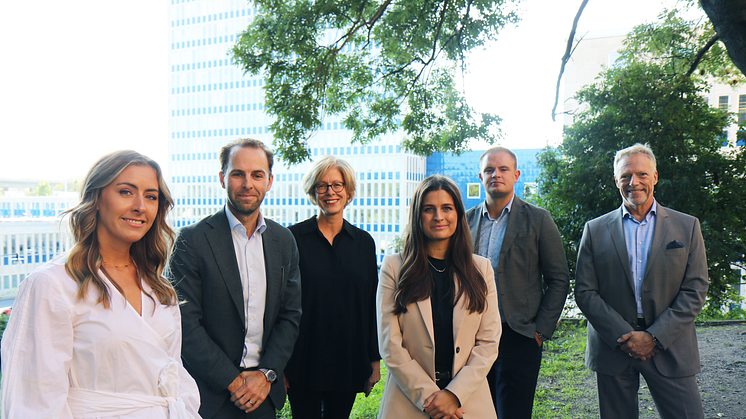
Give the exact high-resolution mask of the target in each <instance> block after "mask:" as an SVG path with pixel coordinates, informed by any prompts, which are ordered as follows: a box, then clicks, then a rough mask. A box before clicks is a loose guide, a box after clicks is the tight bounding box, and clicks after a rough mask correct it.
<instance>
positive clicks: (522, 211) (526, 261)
mask: <svg viewBox="0 0 746 419" xmlns="http://www.w3.org/2000/svg"><path fill="white" fill-rule="evenodd" d="M517 166H518V162H517V159H516V155H515V153H513V152H512V151H511V150H509V149H507V148H504V147H493V148H490V149H489V150H487V151H485V152H484V153H483V154H482V156H481V157H480V158H479V167H480V169H479V179H480V180H481V181H482V185H483V186H484V190H485V193H486V195H487V197H486V199H485V201H484V202H483V203H481V204H479V205H477V206H476V207H474V208H472V209H470V210H469V211H468V212H467V213H466V218H467V221H468V223H469V229H470V230H471V234H472V236H473V237H474V253H477V254H479V255H481V256H484V257H486V258H488V259H490V261H491V263H492V268H493V269H494V271H495V280H496V282H497V289H498V295H499V307H500V316H501V318H502V321H503V325H502V330H503V332H502V337H501V338H500V346H499V352H498V357H497V361H495V364H494V366H493V367H492V370H491V371H490V372H489V374H488V376H487V379H488V382H489V384H490V390H491V392H492V399H493V401H494V402H495V410H497V417H499V418H509V419H523V418H525V419H530V418H531V413H532V408H533V401H534V391H535V389H536V381H537V378H538V376H539V368H540V367H541V353H542V344H543V342H544V341H545V340H547V339H549V338H551V336H552V334H553V333H554V329H555V327H556V326H557V320H558V319H559V316H560V314H561V313H562V309H563V307H564V305H565V299H566V298H567V291H568V288H569V284H570V274H569V272H568V269H567V260H566V259H565V250H564V247H563V246H562V239H561V238H560V234H559V230H557V226H556V225H555V224H554V221H553V220H552V217H551V216H550V215H549V212H547V211H546V210H545V209H542V208H539V207H536V206H534V205H531V204H528V203H526V202H523V201H522V200H521V199H520V198H518V197H517V196H515V193H514V190H513V189H514V185H515V183H516V181H517V180H518V178H519V177H520V175H521V172H520V170H518V167H517Z"/></svg>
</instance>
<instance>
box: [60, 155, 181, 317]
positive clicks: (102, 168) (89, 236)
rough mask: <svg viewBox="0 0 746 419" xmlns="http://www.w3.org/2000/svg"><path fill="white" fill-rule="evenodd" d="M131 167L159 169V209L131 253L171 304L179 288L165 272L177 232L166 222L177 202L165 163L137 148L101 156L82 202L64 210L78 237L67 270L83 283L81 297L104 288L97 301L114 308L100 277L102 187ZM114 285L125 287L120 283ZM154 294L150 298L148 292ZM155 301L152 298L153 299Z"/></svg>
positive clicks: (83, 191) (87, 181) (164, 300)
mask: <svg viewBox="0 0 746 419" xmlns="http://www.w3.org/2000/svg"><path fill="white" fill-rule="evenodd" d="M129 166H146V167H151V168H153V170H155V173H156V177H157V179H158V189H159V192H158V213H157V214H156V217H155V221H154V222H153V225H152V226H151V227H150V230H148V232H147V233H145V236H144V237H143V238H142V239H140V240H139V241H137V242H135V243H133V244H132V246H131V247H130V256H131V257H132V261H133V262H134V264H135V266H136V267H137V271H138V274H139V275H140V277H141V278H142V280H143V281H145V282H146V283H147V284H148V285H149V286H150V288H152V289H153V293H155V295H156V297H157V298H158V301H159V302H160V303H161V304H165V305H174V304H176V303H177V301H178V300H177V297H176V292H175V291H174V288H173V286H171V283H170V282H169V281H168V280H167V279H166V278H165V277H164V276H163V275H162V274H163V269H164V268H165V266H166V259H167V257H168V251H169V249H170V247H171V244H172V243H173V240H174V231H173V230H172V229H171V227H170V226H169V225H168V223H167V221H166V215H167V214H168V212H169V211H170V210H171V208H173V206H174V201H173V199H172V198H171V193H170V192H169V190H168V186H166V182H165V180H164V179H163V173H162V172H161V167H160V166H159V165H158V163H156V161H155V160H153V159H151V158H149V157H147V156H144V155H142V154H140V153H138V152H136V151H132V150H121V151H115V152H113V153H110V154H107V155H105V156H103V157H101V158H100V159H99V160H98V161H97V162H96V163H95V164H94V165H93V166H92V167H91V169H90V170H89V171H88V174H87V175H86V177H85V180H84V181H83V186H82V187H81V190H80V203H79V204H78V205H76V206H75V207H73V208H70V209H69V210H67V211H65V212H64V213H63V214H64V215H65V216H69V219H70V230H71V231H72V233H73V237H74V239H75V246H73V248H72V250H71V251H70V254H69V255H68V258H67V262H65V270H66V271H67V274H68V275H70V277H71V278H73V279H74V280H75V281H76V282H77V283H78V299H83V298H85V295H86V292H87V291H88V287H89V286H93V287H95V288H96V289H97V290H98V291H99V297H98V299H97V300H96V303H97V304H103V305H104V307H106V308H109V307H111V295H110V293H109V290H108V288H107V287H106V284H105V283H104V282H103V281H102V280H101V278H100V277H99V276H98V274H97V272H98V271H99V269H101V265H102V263H103V259H102V258H101V253H100V251H99V243H98V237H97V234H96V230H97V228H98V211H97V209H96V208H97V207H98V200H99V199H100V198H101V191H102V190H103V189H104V188H106V187H107V186H109V184H111V183H112V182H114V180H116V178H117V177H118V176H119V175H120V174H121V173H122V172H123V171H124V169H126V168H127V167H129ZM112 283H114V286H115V287H117V289H118V290H119V291H120V292H121V291H122V289H121V288H120V287H119V286H118V285H117V284H116V283H115V282H114V281H112ZM148 297H150V296H148ZM150 298H151V299H152V297H150Z"/></svg>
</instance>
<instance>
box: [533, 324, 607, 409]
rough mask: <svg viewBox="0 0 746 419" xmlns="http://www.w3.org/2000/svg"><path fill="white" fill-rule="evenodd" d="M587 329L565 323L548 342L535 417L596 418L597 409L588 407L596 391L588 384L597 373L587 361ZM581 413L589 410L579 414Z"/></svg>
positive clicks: (545, 343)
mask: <svg viewBox="0 0 746 419" xmlns="http://www.w3.org/2000/svg"><path fill="white" fill-rule="evenodd" d="M585 344H586V328H585V326H578V325H575V324H570V323H567V322H563V323H562V324H560V327H559V328H558V329H557V331H556V332H555V335H554V339H553V340H551V341H547V342H544V345H545V346H544V355H543V357H542V360H541V370H540V371H539V384H538V385H537V388H536V395H535V396H534V411H533V417H535V418H562V419H564V418H586V417H587V418H592V417H594V416H595V415H597V412H595V411H592V410H590V409H588V407H587V406H588V404H589V403H587V402H588V401H592V400H594V399H595V397H596V395H595V391H591V390H589V388H593V389H594V390H595V385H593V386H588V383H587V382H588V381H589V380H593V373H592V371H590V370H589V369H588V368H586V367H585V365H584V364H583V356H584V354H585ZM578 412H582V413H585V414H584V415H581V416H578Z"/></svg>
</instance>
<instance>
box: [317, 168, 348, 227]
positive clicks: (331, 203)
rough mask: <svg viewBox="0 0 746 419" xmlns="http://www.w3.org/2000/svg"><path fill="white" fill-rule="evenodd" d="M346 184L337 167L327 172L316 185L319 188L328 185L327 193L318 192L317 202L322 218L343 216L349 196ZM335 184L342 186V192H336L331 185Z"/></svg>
mask: <svg viewBox="0 0 746 419" xmlns="http://www.w3.org/2000/svg"><path fill="white" fill-rule="evenodd" d="M344 183H345V181H344V176H342V172H340V171H339V169H337V168H336V167H333V168H331V169H329V171H327V172H326V173H325V174H324V176H322V177H321V179H319V182H318V183H317V184H316V185H317V186H318V185H327V188H326V192H324V193H318V192H316V200H317V201H318V203H319V208H320V209H321V213H322V216H326V217H328V216H332V215H336V214H341V213H342V211H343V210H344V209H345V206H347V202H348V195H347V188H346V187H345V185H344ZM334 184H341V185H342V191H341V192H334V191H333V190H332V187H331V185H334Z"/></svg>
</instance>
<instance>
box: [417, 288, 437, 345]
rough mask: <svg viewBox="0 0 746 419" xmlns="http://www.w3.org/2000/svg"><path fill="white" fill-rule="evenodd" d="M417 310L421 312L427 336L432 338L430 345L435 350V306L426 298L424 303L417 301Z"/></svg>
mask: <svg viewBox="0 0 746 419" xmlns="http://www.w3.org/2000/svg"><path fill="white" fill-rule="evenodd" d="M417 308H419V310H420V315H421V316H422V321H423V322H424V323H425V328H426V329H427V334H428V336H430V343H431V344H432V346H433V349H434V348H435V327H434V326H433V305H432V303H431V302H430V298H426V299H424V300H422V301H417Z"/></svg>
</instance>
